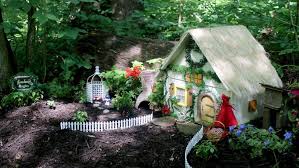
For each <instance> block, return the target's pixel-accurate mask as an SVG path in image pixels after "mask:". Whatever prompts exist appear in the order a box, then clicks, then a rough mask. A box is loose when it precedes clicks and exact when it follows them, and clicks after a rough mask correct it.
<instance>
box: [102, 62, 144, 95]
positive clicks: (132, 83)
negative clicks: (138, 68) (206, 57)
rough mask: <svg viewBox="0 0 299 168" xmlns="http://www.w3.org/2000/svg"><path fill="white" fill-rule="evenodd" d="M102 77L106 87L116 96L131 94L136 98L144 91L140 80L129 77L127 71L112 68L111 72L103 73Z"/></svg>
mask: <svg viewBox="0 0 299 168" xmlns="http://www.w3.org/2000/svg"><path fill="white" fill-rule="evenodd" d="M102 76H103V77H104V79H105V81H104V82H105V84H106V86H107V87H108V88H109V90H110V91H112V92H113V93H114V94H115V95H116V94H118V95H121V94H122V93H123V92H131V93H132V94H133V95H134V97H136V96H137V95H138V94H139V93H140V92H141V91H142V87H141V81H140V78H134V77H130V76H129V77H128V76H126V72H125V71H122V70H119V69H116V68H112V70H111V71H106V72H103V73H102Z"/></svg>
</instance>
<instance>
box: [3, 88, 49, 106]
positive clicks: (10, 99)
mask: <svg viewBox="0 0 299 168" xmlns="http://www.w3.org/2000/svg"><path fill="white" fill-rule="evenodd" d="M42 98H43V92H42V91H40V90H28V91H14V92H11V93H10V94H8V95H6V96H4V97H3V98H2V100H1V104H0V105H1V107H2V108H3V109H11V108H14V107H21V106H27V105H31V104H32V103H35V102H37V101H38V100H40V99H42Z"/></svg>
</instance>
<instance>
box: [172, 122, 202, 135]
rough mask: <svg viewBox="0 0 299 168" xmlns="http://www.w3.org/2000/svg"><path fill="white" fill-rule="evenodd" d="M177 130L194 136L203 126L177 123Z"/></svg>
mask: <svg viewBox="0 0 299 168" xmlns="http://www.w3.org/2000/svg"><path fill="white" fill-rule="evenodd" d="M176 127H177V129H178V130H179V131H180V132H182V133H183V134H186V135H194V134H195V133H196V132H197V131H198V130H199V129H200V128H201V125H198V124H195V123H192V122H184V121H181V122H176Z"/></svg>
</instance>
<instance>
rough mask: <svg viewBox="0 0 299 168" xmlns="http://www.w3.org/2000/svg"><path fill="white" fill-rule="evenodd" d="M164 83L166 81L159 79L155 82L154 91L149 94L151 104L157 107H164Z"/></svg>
mask: <svg viewBox="0 0 299 168" xmlns="http://www.w3.org/2000/svg"><path fill="white" fill-rule="evenodd" d="M164 83H165V81H162V80H160V81H157V82H156V83H155V87H154V88H153V89H154V90H153V91H152V93H151V94H150V95H149V97H148V100H149V101H150V103H151V105H153V106H155V107H162V106H163V105H164V102H165V95H164Z"/></svg>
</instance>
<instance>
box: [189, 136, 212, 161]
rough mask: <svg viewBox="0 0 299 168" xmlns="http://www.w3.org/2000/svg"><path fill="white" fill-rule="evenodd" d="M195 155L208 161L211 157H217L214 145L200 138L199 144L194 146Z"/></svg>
mask: <svg viewBox="0 0 299 168" xmlns="http://www.w3.org/2000/svg"><path fill="white" fill-rule="evenodd" d="M195 152H196V156H197V157H199V158H201V159H203V160H205V161H208V160H210V159H211V158H213V157H215V158H217V157H218V155H217V153H218V150H217V148H216V146H215V145H214V144H213V143H212V142H211V141H209V140H202V141H201V142H200V143H199V144H197V145H196V146H195Z"/></svg>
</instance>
